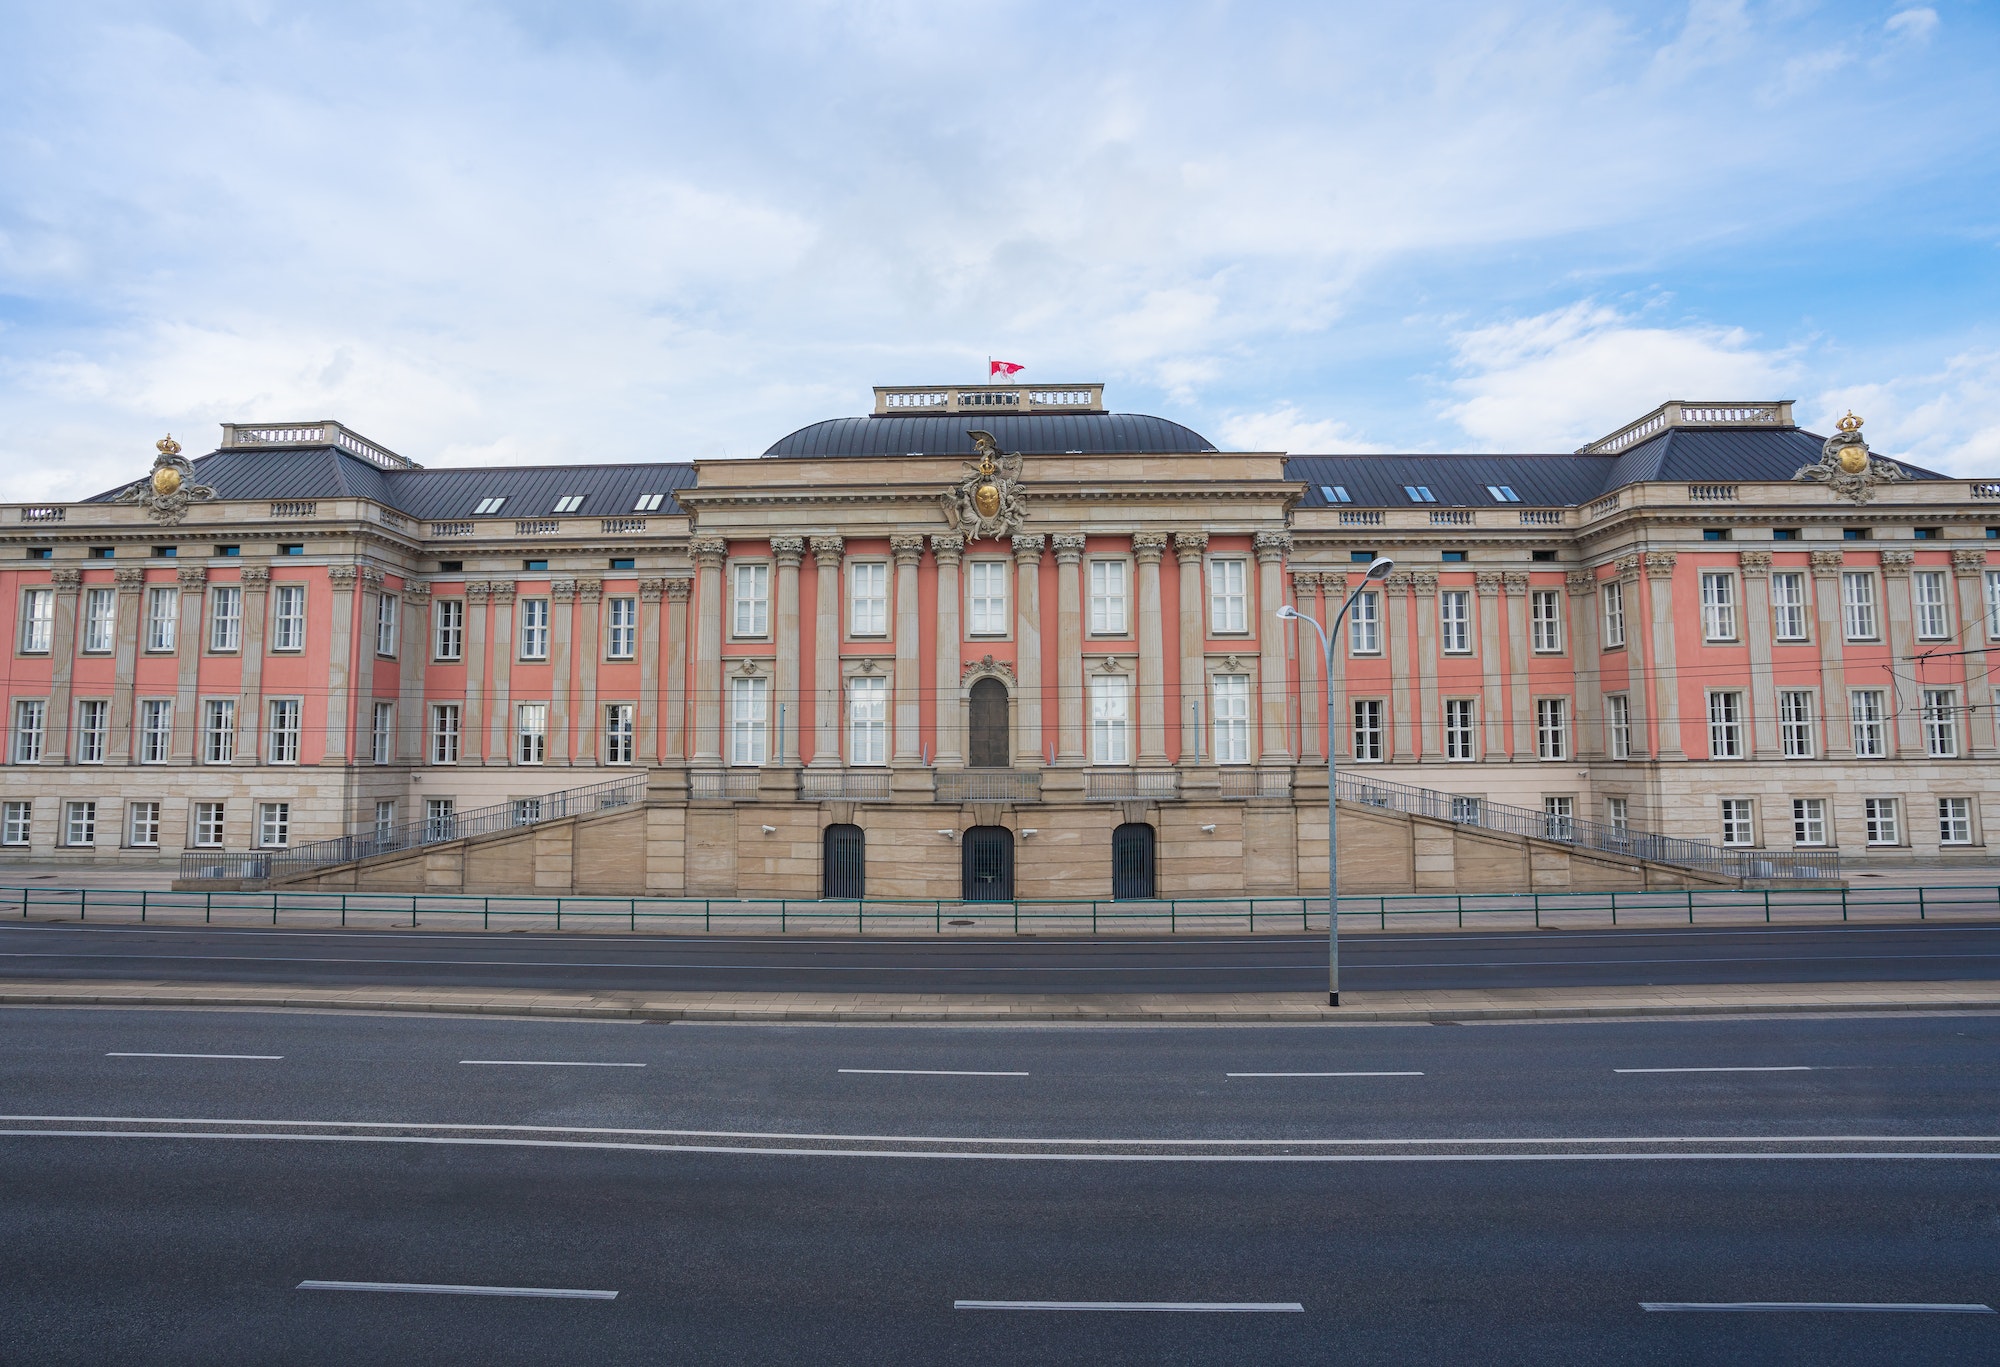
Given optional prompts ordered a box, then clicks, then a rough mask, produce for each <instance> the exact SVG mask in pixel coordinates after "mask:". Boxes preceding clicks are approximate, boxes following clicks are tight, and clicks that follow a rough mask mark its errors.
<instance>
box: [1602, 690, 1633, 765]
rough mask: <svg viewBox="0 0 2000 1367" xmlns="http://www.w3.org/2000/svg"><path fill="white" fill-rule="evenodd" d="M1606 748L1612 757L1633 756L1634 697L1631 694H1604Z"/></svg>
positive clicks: (1606, 751) (1624, 757)
mask: <svg viewBox="0 0 2000 1367" xmlns="http://www.w3.org/2000/svg"><path fill="white" fill-rule="evenodd" d="M1604 750H1605V753H1606V754H1608V755H1609V756H1610V757H1611V758H1612V759H1630V758H1632V698H1631V696H1630V695H1629V694H1625V693H1607V694H1605V695H1604Z"/></svg>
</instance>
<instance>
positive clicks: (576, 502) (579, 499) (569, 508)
mask: <svg viewBox="0 0 2000 1367" xmlns="http://www.w3.org/2000/svg"><path fill="white" fill-rule="evenodd" d="M582 506H583V495H582V494H564V495H563V496H562V497H561V498H559V499H557V500H556V506H555V507H553V508H551V509H549V511H550V512H552V513H573V512H575V511H576V510H577V509H578V508H581V507H582Z"/></svg>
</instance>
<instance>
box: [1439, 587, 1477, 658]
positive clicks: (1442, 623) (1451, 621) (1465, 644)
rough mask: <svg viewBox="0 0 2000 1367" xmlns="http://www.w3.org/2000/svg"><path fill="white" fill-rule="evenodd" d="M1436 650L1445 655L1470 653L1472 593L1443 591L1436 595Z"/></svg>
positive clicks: (1463, 590)
mask: <svg viewBox="0 0 2000 1367" xmlns="http://www.w3.org/2000/svg"><path fill="white" fill-rule="evenodd" d="M1438 649H1439V650H1440V651H1442V652H1443V653H1444V654H1446V655H1470V654H1471V653H1472V593H1471V591H1470V590H1467V589H1444V590H1442V591H1441V592H1439V594H1438Z"/></svg>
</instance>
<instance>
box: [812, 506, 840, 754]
mask: <svg viewBox="0 0 2000 1367" xmlns="http://www.w3.org/2000/svg"><path fill="white" fill-rule="evenodd" d="M846 549H847V543H846V542H845V541H843V540H841V538H839V537H837V536H816V537H814V538H813V539H812V553H813V568H814V569H816V570H817V571H818V572H819V581H818V587H817V597H818V600H819V601H818V603H817V604H816V610H815V612H814V613H813V757H812V765H813V767H814V768H815V769H827V768H835V769H837V768H839V767H840V721H841V717H840V701H841V694H842V684H841V681H840V562H841V557H842V555H843V554H844V553H845V551H846Z"/></svg>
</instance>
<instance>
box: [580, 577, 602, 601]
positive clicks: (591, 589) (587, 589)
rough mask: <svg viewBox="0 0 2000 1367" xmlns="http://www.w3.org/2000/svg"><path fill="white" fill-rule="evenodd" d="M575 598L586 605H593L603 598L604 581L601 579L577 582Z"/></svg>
mask: <svg viewBox="0 0 2000 1367" xmlns="http://www.w3.org/2000/svg"><path fill="white" fill-rule="evenodd" d="M576 596H577V597H578V598H579V599H581V600H582V601H584V602H586V603H595V602H596V601H597V600H598V599H600V598H602V597H603V596H604V581H603V580H602V579H579V580H577V581H576Z"/></svg>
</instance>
